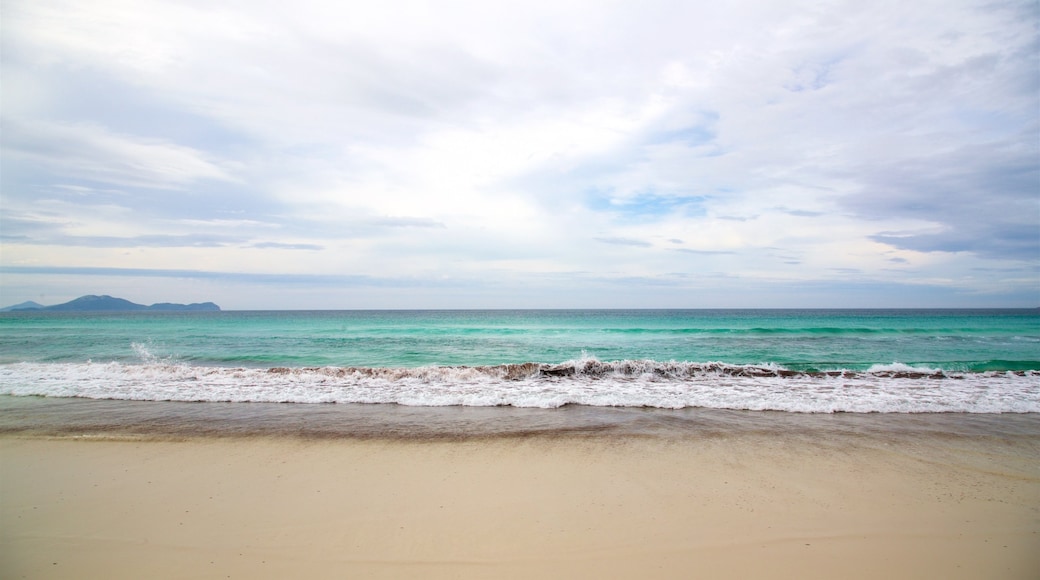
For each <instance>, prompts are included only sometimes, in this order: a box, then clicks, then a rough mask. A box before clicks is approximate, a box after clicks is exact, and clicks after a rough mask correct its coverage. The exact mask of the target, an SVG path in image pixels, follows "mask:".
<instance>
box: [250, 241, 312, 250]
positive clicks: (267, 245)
mask: <svg viewBox="0 0 1040 580" xmlns="http://www.w3.org/2000/svg"><path fill="white" fill-rule="evenodd" d="M250 247H251V248H259V249H272V250H324V249H325V246H319V245H317V244H285V243H281V242H260V243H257V244H253V245H252V246H250Z"/></svg>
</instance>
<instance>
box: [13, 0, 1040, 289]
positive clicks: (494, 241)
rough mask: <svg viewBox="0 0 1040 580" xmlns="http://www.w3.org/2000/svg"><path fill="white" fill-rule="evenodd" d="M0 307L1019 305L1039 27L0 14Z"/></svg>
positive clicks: (384, 13)
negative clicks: (86, 299) (104, 298)
mask: <svg viewBox="0 0 1040 580" xmlns="http://www.w3.org/2000/svg"><path fill="white" fill-rule="evenodd" d="M0 12H2V15H3V16H2V21H0V27H2V46H0V62H2V69H0V82H2V100H0V129H2V132H0V146H2V150H0V306H4V305H9V304H15V303H19V302H22V301H24V300H34V301H36V302H40V303H43V304H56V303H60V302H65V301H67V300H71V299H73V298H76V297H78V296H80V295H84V294H110V295H114V296H119V297H123V298H126V299H129V300H132V301H134V302H140V303H144V304H150V303H153V302H201V301H214V302H217V303H218V304H220V305H221V307H223V308H224V309H338V308H346V309H350V308H730V307H732V308H792V307H822V308H842V307H1036V306H1040V5H1038V4H1037V3H1036V2H1035V1H1034V0H1025V1H1020V2H1017V1H1011V2H1005V1H1001V0H996V1H992V2H991V1H970V0H963V1H962V0H957V1H953V2H951V1H949V0H942V1H935V0H920V1H914V2H908V1H906V0H899V1H887V0H878V1H876V2H861V1H857V0H853V1H847V2H845V1H830V2H828V1H804V2H803V1H797V0H784V1H774V0H735V1H727V2H695V1H688V2H683V1H656V0H649V1H640V2H631V1H629V2H614V1H609V0H598V1H593V2H583V1H568V0H552V1H541V0H525V1H524V2H495V1H453V0H443V1H437V2H417V1H416V2H413V1H402V0H385V1H380V2H360V1H353V2H331V1H326V2H314V1H311V0H297V1H294V2H265V1H256V0H250V1H241V2H236V1H227V2H212V1H201V0H200V1H196V0H183V1H177V2H169V1H156V0H91V1H90V2H82V1H79V2H74V1H68V2H63V1H57V0H2V1H0Z"/></svg>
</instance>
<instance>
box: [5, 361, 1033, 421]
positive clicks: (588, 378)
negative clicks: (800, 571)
mask: <svg viewBox="0 0 1040 580" xmlns="http://www.w3.org/2000/svg"><path fill="white" fill-rule="evenodd" d="M0 394H3V395H20V396H32V395H36V396H50V397H85V398H93V399H126V400H147V401H222V402H279V403H396V404H400V405H412V406H448V405H462V406H478V407H485V406H513V407H541V408H553V407H560V406H563V405H571V404H574V405H590V406H617V407H657V408H671V409H678V408H686V407H703V408H717V409H738V410H739V409H743V410H762V411H764V410H773V411H788V412H801V413H834V412H855V413H933V412H963V413H1009V412H1010V413H1036V412H1040V371H1036V370H1027V371H1003V372H997V371H989V372H950V371H944V370H943V369H935V368H929V367H915V366H908V365H905V364H900V363H894V364H889V365H875V366H874V367H872V368H870V369H868V370H865V371H854V370H832V371H820V372H805V371H795V370H789V369H786V368H784V367H782V366H779V365H775V364H759V365H735V364H727V363H722V362H700V363H698V362H659V361H652V360H622V361H613V362H604V361H599V360H597V359H595V358H582V359H578V360H573V361H567V362H564V363H559V364H548V363H535V362H529V363H522V364H504V365H494V366H427V367H419V368H381V367H273V368H267V369H258V368H228V367H208V366H194V365H188V364H171V363H170V362H168V361H160V360H156V359H154V358H150V359H149V358H148V357H146V360H145V361H144V362H143V364H124V363H117V362H111V363H89V362H88V363H60V364H59V363H28V362H26V363H17V364H10V365H3V366H0Z"/></svg>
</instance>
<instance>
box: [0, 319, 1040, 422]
mask: <svg viewBox="0 0 1040 580" xmlns="http://www.w3.org/2000/svg"><path fill="white" fill-rule="evenodd" d="M0 395H16V396H26V395H43V396H48V397H78V398H90V399H126V400H141V401H209V402H233V403H238V402H256V403H394V404H397V405H405V406H426V407H435V406H462V407H503V406H509V407H542V408H556V407H562V406H566V405H581V406H593V407H641V408H646V407H657V408H667V409H683V408H715V409H736V410H779V411H790V412H807V413H834V412H857V413H876V412H883V413H889V412H894V413H932V412H964V413H1007V412H1013V413H1037V412H1040V312H1037V311H1034V310H978V311H965V310H914V311H911V310H855V311H853V310H847V311H837V310H667V311H665V310H659V311H647V310H607V311H598V310H566V311H563V310H560V311H556V310H551V311H526V310H523V311H414V312H404V311H380V312H376V311H336V312H214V313H140V312H137V313H117V314H113V313H108V314H72V313H8V314H0Z"/></svg>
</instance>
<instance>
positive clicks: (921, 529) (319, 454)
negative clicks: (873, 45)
mask: <svg viewBox="0 0 1040 580" xmlns="http://www.w3.org/2000/svg"><path fill="white" fill-rule="evenodd" d="M132 406H133V405H131V407H132ZM88 407H90V406H89V405H88ZM173 408H174V407H171V406H169V405H166V406H162V405H160V406H159V409H162V410H165V411H169V410H171V409H173ZM204 408H206V407H196V408H195V410H198V409H204ZM66 410H67V409H66ZM94 410H96V408H95V409H94ZM311 410H313V409H311ZM337 411H342V409H337ZM365 411H366V412H367V411H380V412H389V413H393V412H394V410H388V409H374V410H373V409H365ZM408 411H410V410H409V409H405V413H404V414H403V415H402V416H400V417H398V419H400V420H401V422H402V423H403V424H409V423H412V422H414V421H415V420H416V419H417V418H425V419H430V418H431V417H432V418H433V420H434V422H435V423H436V421H438V420H440V419H438V417H440V418H441V419H444V420H445V421H458V420H460V419H461V418H468V419H467V420H470V421H471V422H475V423H478V424H480V423H481V421H482V420H483V419H484V417H485V416H484V414H483V413H477V414H472V413H467V412H465V411H462V412H455V411H447V412H446V413H444V414H443V415H439V414H438V412H436V411H434V412H433V413H420V414H419V415H415V414H412V413H410V412H408ZM552 411H553V412H554V413H550V414H549V415H548V416H549V417H550V418H551V417H553V416H556V417H557V419H560V420H564V419H565V420H564V422H571V423H577V424H581V422H582V421H586V422H587V423H590V424H591V423H596V424H598V425H599V426H598V427H596V428H589V429H586V430H584V431H582V430H578V431H576V432H565V431H560V430H558V429H548V430H546V431H544V432H540V433H528V434H526V435H523V436H510V435H508V434H507V435H505V436H503V435H501V434H499V435H495V434H494V433H486V432H485V433H484V434H483V435H473V434H470V435H468V436H465V437H460V438H454V439H451V438H441V439H438V438H419V439H416V438H412V439H408V438H400V437H368V438H357V437H342V436H324V437H307V436H302V437H301V436H294V435H291V434H287V433H285V432H282V431H275V432H272V433H268V434H267V435H263V434H261V435H253V436H243V435H241V434H235V433H233V432H225V433H224V434H223V435H220V436H209V435H203V436H185V435H178V434H176V433H167V434H165V435H159V434H156V433H153V434H152V436H150V437H145V439H134V437H135V435H134V434H133V433H129V432H127V431H125V430H124V431H121V432H119V431H118V430H117V431H116V432H112V431H95V432H93V433H90V432H86V431H81V432H79V433H78V434H77V433H70V432H66V433H64V434H58V435H57V436H55V435H54V434H51V435H46V434H40V433H37V434H31V433H21V434H19V433H13V432H10V431H8V432H6V433H3V434H0V465H3V470H2V472H0V478H2V479H0V489H2V490H3V497H4V501H3V502H2V504H0V528H2V532H0V536H2V537H0V570H2V571H3V574H2V575H3V576H4V577H10V578H20V577H23V576H24V577H29V578H68V577H72V576H75V577H78V578H135V577H154V578H173V577H215V578H225V577H231V578H242V577H249V578H280V577H288V576H298V577H299V576H303V577H313V578H339V577H366V578H400V577H410V578H487V577H493V578H530V577H546V578H571V577H577V576H590V575H596V576H600V577H609V578H636V577H638V578H686V577H697V576H700V577H713V578H742V577H768V578H832V577H845V578H877V577H889V578H918V577H943V578H979V577H1001V578H1032V577H1035V572H1036V570H1038V569H1040V551H1038V550H1036V548H1037V547H1038V546H1040V431H1038V430H1037V429H1036V425H1037V422H1036V419H1037V418H1036V417H1004V419H1007V421H1004V423H1005V424H1006V427H1005V428H997V427H994V426H993V424H990V423H987V422H985V421H983V423H984V424H982V425H979V424H972V422H971V421H970V420H971V419H975V420H985V419H992V420H993V422H994V424H996V425H999V424H1001V423H1002V422H1001V420H1000V419H1001V417H990V418H986V417H983V418H978V417H970V416H968V417H941V418H936V417H925V418H921V417H916V418H915V417H898V418H890V417H885V416H867V417H838V418H837V419H835V418H834V417H829V418H828V417H819V416H816V417H813V416H809V417H790V416H786V415H783V414H780V415H777V414H768V415H762V414H758V415H751V416H750V419H749V418H748V416H746V414H740V413H736V414H729V413H671V414H669V413H663V414H662V413H656V412H654V413H649V414H646V413H640V412H632V413H617V414H616V415H617V416H618V417H621V418H624V419H626V420H625V421H621V420H620V419H619V420H618V422H619V423H620V427H619V426H618V425H617V424H615V425H614V426H613V427H611V426H607V427H603V425H602V423H603V422H604V421H606V419H603V417H602V416H601V414H600V413H599V412H598V411H597V412H596V413H594V414H593V417H592V418H591V419H590V418H589V417H586V416H584V415H583V413H582V411H583V410H582V409H577V410H575V411H576V412H573V413H572V412H568V411H564V412H563V413H558V411H560V410H559V409H556V410H552ZM641 415H648V416H650V417H654V418H656V419H659V420H660V421H661V422H662V423H663V424H664V425H665V426H667V427H669V428H671V429H672V430H673V431H674V430H675V429H679V431H680V432H681V433H680V434H679V435H676V434H675V433H672V434H671V435H662V433H668V430H667V429H664V430H663V431H662V425H661V424H658V423H654V424H653V425H652V427H653V429H649V431H651V432H643V433H640V432H639V431H640V429H642V430H644V431H645V430H647V429H648V428H647V427H646V426H645V425H643V426H638V425H637V426H633V425H632V424H630V423H629V422H626V421H627V420H628V419H630V418H631V417H633V416H634V417H640V416H641ZM787 415H790V414H787ZM608 416H609V415H608ZM378 417H379V415H378V414H377V415H376V416H373V417H368V418H369V419H372V420H375V419H376V418H378ZM517 417H521V418H522V419H523V421H527V422H529V423H530V422H534V423H538V422H539V421H541V422H544V421H546V419H545V417H544V416H543V415H542V414H541V413H538V412H535V413H527V412H521V413H518V414H514V413H511V412H510V411H508V410H506V412H505V413H500V418H501V419H502V420H504V421H507V422H508V421H510V420H514V421H516V420H518V419H517ZM661 417H664V419H661ZM332 418H333V419H335V418H336V417H332ZM339 418H342V416H339ZM383 418H384V419H385V416H384V417H383ZM958 418H961V419H968V420H969V421H967V422H968V423H969V424H968V425H966V426H964V427H963V429H962V430H960V431H958V430H957V429H956V428H955V426H956V424H957V423H958V421H957V419H958ZM102 419H103V418H102ZM291 419H292V420H296V419H298V417H296V418H291ZM478 419H480V420H478ZM593 419H594V420H593ZM101 422H103V421H101ZM521 422H522V421H521ZM769 424H773V426H774V428H772V429H769V428H764V427H767V426H768V425H769ZM900 425H902V427H900ZM572 426H573V425H572ZM550 427H551V426H550ZM637 427H638V428H637ZM655 429H656V430H657V431H656V433H657V434H655V432H652V431H654V430H655ZM232 431H233V430H232ZM120 433H121V434H120ZM136 436H137V437H140V436H142V434H141V433H138V434H137V435H136ZM120 437H124V438H123V439H120Z"/></svg>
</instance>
